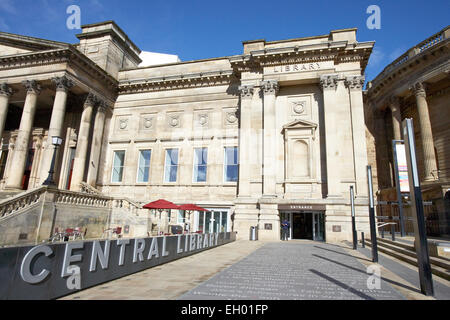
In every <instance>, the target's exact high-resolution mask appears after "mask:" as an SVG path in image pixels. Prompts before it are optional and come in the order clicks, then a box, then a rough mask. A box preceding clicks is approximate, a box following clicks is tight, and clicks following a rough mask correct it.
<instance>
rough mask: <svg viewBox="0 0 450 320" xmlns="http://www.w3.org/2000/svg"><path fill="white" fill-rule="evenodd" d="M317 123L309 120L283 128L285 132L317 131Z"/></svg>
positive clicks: (298, 121)
mask: <svg viewBox="0 0 450 320" xmlns="http://www.w3.org/2000/svg"><path fill="white" fill-rule="evenodd" d="M316 128H317V123H314V122H310V121H307V120H299V119H298V120H295V121H292V122H290V123H288V124H286V125H284V126H283V131H284V130H293V129H316Z"/></svg>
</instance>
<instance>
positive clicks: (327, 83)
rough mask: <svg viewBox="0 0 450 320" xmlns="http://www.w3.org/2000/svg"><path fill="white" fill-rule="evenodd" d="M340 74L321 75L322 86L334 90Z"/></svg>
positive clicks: (323, 88)
mask: <svg viewBox="0 0 450 320" xmlns="http://www.w3.org/2000/svg"><path fill="white" fill-rule="evenodd" d="M338 78H339V77H338V75H337V74H325V75H321V76H320V88H321V89H322V90H323V91H325V90H333V89H336V87H337V82H338V80H339V79H338Z"/></svg>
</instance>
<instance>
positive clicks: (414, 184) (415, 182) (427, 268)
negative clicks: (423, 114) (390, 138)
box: [402, 119, 434, 296]
mask: <svg viewBox="0 0 450 320" xmlns="http://www.w3.org/2000/svg"><path fill="white" fill-rule="evenodd" d="M402 125H403V136H404V137H405V144H406V155H407V157H406V160H407V161H408V168H409V169H410V170H409V171H408V176H409V184H410V189H411V208H412V212H413V213H415V214H416V216H415V217H414V218H413V225H414V234H415V238H416V239H415V247H416V254H417V264H418V266H419V277H420V290H421V291H422V293H423V294H424V295H427V296H433V295H434V289H433V279H432V276H431V265H430V256H429V253H428V241H427V233H426V228H425V217H424V213H423V202H422V190H421V188H420V179H419V170H418V168H417V160H416V159H417V157H416V142H415V139H414V126H413V119H405V120H404V121H403V124H402Z"/></svg>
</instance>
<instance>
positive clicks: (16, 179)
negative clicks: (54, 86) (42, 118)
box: [6, 80, 41, 190]
mask: <svg viewBox="0 0 450 320" xmlns="http://www.w3.org/2000/svg"><path fill="white" fill-rule="evenodd" d="M23 85H24V86H25V88H26V90H27V96H26V98H25V105H24V107H23V112H22V118H21V120H20V126H19V133H18V135H17V139H16V143H15V146H14V153H13V158H12V163H11V168H10V172H9V176H8V181H7V183H6V188H7V189H16V190H18V189H19V190H20V189H21V188H22V185H21V184H22V178H23V174H24V171H25V165H26V161H27V156H28V145H29V143H30V134H31V129H32V127H33V120H34V114H35V112H36V105H37V97H38V95H39V94H40V92H41V86H40V85H39V84H38V83H37V82H36V81H34V80H31V81H30V80H27V81H24V82H23Z"/></svg>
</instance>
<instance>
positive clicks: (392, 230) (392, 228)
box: [391, 224, 395, 241]
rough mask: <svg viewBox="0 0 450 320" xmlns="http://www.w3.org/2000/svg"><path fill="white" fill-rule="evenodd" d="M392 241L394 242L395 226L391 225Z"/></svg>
mask: <svg viewBox="0 0 450 320" xmlns="http://www.w3.org/2000/svg"><path fill="white" fill-rule="evenodd" d="M391 233H392V241H395V224H391Z"/></svg>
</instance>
